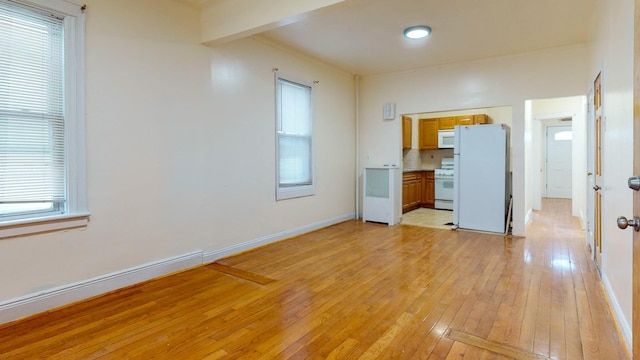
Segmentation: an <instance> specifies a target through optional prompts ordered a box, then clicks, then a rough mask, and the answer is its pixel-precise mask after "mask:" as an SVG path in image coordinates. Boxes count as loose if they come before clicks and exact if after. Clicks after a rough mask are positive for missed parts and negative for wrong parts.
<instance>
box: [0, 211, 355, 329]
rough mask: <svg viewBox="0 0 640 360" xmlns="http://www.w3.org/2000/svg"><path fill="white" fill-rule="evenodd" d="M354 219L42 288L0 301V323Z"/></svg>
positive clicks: (341, 218) (328, 221)
mask: <svg viewBox="0 0 640 360" xmlns="http://www.w3.org/2000/svg"><path fill="white" fill-rule="evenodd" d="M354 218H355V214H354V213H350V214H345V215H341V216H337V217H334V218H331V219H326V220H322V221H319V222H316V223H313V224H309V225H305V226H300V227H297V228H294V229H290V230H285V231H282V232H279V233H276V234H272V235H267V236H263V237H261V238H258V239H254V240H250V241H247V242H244V243H241V244H237V245H232V246H229V247H227V248H224V249H220V250H215V251H209V252H203V251H200V250H199V251H194V252H191V253H187V254H182V255H178V256H174V257H171V258H167V259H163V260H159V261H154V262H150V263H146V264H142V265H139V266H135V267H132V268H129V269H125V270H121V271H116V272H113V273H110V274H105V275H100V276H97V277H94V278H91V279H86V280H82V281H78V282H75V283H71V284H66V285H61V286H58V287H54V288H50V289H46V290H43V291H40V292H37V293H31V294H27V295H24V296H20V297H17V298H13V299H9V300H5V301H1V302H0V324H4V323H7V322H10V321H15V320H19V319H22V318H25V317H27V316H30V315H34V314H38V313H41V312H43V311H47V310H51V309H54V308H58V307H61V306H64V305H68V304H71V303H74V302H77V301H80V300H84V299H88V298H91V297H94V296H98V295H101V294H105V293H108V292H111V291H114V290H118V289H121V288H124V287H127V286H131V285H135V284H137V283H141V282H143V281H148V280H151V279H154V278H157V277H159V276H163V275H167V274H171V273H175V272H177V271H180V270H184V269H188V268H191V267H195V266H198V265H202V264H206V263H210V262H213V261H216V260H217V259H220V258H222V257H226V256H229V255H233V254H237V253H240V252H243V251H246V250H250V249H253V248H256V247H259V246H263V245H266V244H270V243H273V242H276V241H280V240H283V239H286V238H290V237H292V236H296V235H300V234H303V233H307V232H310V231H314V230H318V229H321V228H324V227H327V226H331V225H334V224H338V223H341V222H344V221H347V220H351V219H354Z"/></svg>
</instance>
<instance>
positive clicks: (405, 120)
mask: <svg viewBox="0 0 640 360" xmlns="http://www.w3.org/2000/svg"><path fill="white" fill-rule="evenodd" d="M411 126H412V121H411V118H410V117H408V116H403V117H402V150H406V149H411V136H412V129H411Z"/></svg>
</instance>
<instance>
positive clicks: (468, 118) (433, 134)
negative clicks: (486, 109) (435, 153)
mask: <svg viewBox="0 0 640 360" xmlns="http://www.w3.org/2000/svg"><path fill="white" fill-rule="evenodd" d="M488 122H489V117H488V116H487V115H486V114H477V115H461V116H449V117H441V118H430V119H420V120H418V140H419V141H418V143H419V144H418V145H419V146H418V149H420V150H436V149H438V130H453V128H454V127H455V126H456V125H462V126H468V125H477V124H487V123H488ZM405 127H406V125H405V120H404V117H403V122H402V142H403V149H406V148H407V147H406V146H407V145H406V144H407V143H406V140H405V137H406V135H405V133H406V130H405ZM409 127H411V119H410V118H409ZM410 135H411V130H409V137H410ZM408 146H409V148H411V140H409V143H408Z"/></svg>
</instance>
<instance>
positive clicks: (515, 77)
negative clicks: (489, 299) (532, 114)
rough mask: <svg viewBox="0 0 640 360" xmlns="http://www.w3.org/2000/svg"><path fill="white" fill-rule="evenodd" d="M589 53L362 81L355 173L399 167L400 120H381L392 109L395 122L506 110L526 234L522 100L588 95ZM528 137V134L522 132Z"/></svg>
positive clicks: (559, 51) (520, 223)
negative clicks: (475, 110) (450, 113)
mask: <svg viewBox="0 0 640 360" xmlns="http://www.w3.org/2000/svg"><path fill="white" fill-rule="evenodd" d="M587 56H588V51H587V47H586V46H571V47H562V48H554V49H550V50H546V51H539V52H532V53H528V54H522V55H518V56H509V57H502V58H493V59H486V60H481V61H474V62H467V63H460V64H451V65H446V66H439V67H430V68H422V69H416V70H413V71H405V72H397V73H390V74H382V75H373V76H364V77H362V78H361V80H360V99H359V114H360V132H359V136H360V146H359V155H360V156H359V166H360V168H361V167H362V166H365V165H367V164H375V163H400V161H401V159H402V151H401V142H400V141H401V134H400V131H401V126H400V125H399V124H398V122H399V121H400V117H397V118H396V119H395V120H393V121H384V120H382V105H383V104H384V103H386V102H395V103H396V112H397V113H398V114H412V113H419V112H435V111H446V110H452V109H472V108H489V107H496V106H511V109H512V116H513V124H512V132H511V136H512V142H513V148H512V153H511V155H512V170H513V193H514V213H513V216H514V228H513V232H514V234H516V235H524V233H525V222H524V219H525V214H526V213H528V211H529V210H530V209H531V205H530V204H531V193H532V190H531V184H529V183H525V168H526V166H530V164H525V162H530V160H527V159H528V158H525V141H526V139H527V138H530V136H531V133H530V132H531V130H530V129H528V128H527V127H526V126H525V121H524V119H525V100H527V99H535V98H548V97H563V96H573V95H576V94H585V93H586V92H587V89H586V81H585V78H586V77H587ZM527 129H528V130H527Z"/></svg>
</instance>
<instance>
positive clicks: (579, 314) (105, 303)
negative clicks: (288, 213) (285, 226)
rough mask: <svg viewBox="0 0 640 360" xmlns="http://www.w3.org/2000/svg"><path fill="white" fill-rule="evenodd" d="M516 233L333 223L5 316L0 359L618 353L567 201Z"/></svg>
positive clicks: (548, 206) (621, 352)
mask: <svg viewBox="0 0 640 360" xmlns="http://www.w3.org/2000/svg"><path fill="white" fill-rule="evenodd" d="M543 209H544V210H543V211H540V212H536V213H534V214H533V216H532V220H531V223H530V225H529V232H528V233H529V236H528V237H527V238H514V239H512V238H510V237H503V236H499V235H489V234H479V233H474V232H466V231H451V230H443V229H434V228H426V227H419V226H410V225H398V226H392V227H388V226H384V225H380V224H371V223H363V222H361V221H347V222H344V223H341V224H337V225H334V226H331V227H328V228H325V229H322V230H319V231H315V232H311V233H308V234H304V235H302V236H299V237H296V238H292V239H290V240H285V241H281V242H278V243H275V244H272V245H268V246H265V247H261V248H258V249H255V250H253V251H249V252H245V253H242V254H239V255H237V256H233V257H230V258H226V259H222V260H220V261H218V262H216V263H213V264H209V265H205V266H200V267H196V268H194V269H191V270H188V271H184V272H180V273H177V274H174V275H171V276H167V277H163V278H159V279H156V280H153V281H150V282H146V283H143V284H140V285H138V286H133V287H130V288H126V289H123V290H120V291H117V292H115V293H112V294H108V295H105V296H102V297H99V298H95V299H92V300H88V301H83V302H80V303H78V304H76V305H73V306H69V307H66V308H63V309H60V310H58V311H52V312H50V313H47V314H42V315H39V316H35V317H33V318H31V319H27V320H25V321H21V322H17V323H15V324H14V325H12V326H0V354H2V358H3V359H33V358H47V359H65V360H68V359H88V358H91V359H96V358H100V359H122V358H127V359H148V358H164V359H169V358H171V359H177V358H180V359H202V358H207V359H239V358H243V359H325V358H331V359H376V358H377V359H386V358H397V359H427V358H429V359H461V358H464V359H513V358H517V359H546V358H553V359H571V360H575V359H625V358H628V355H627V354H626V353H625V349H624V347H623V345H622V343H621V338H620V336H619V334H618V331H617V330H616V328H615V326H614V323H613V321H612V317H611V314H610V313H609V308H608V306H607V304H606V302H605V299H604V295H603V292H602V289H601V286H600V283H599V282H598V276H597V273H596V271H595V268H594V266H593V264H592V262H591V261H590V260H589V258H588V257H587V252H586V250H585V246H584V234H583V232H582V231H581V230H579V225H578V221H577V220H576V219H574V218H572V217H571V216H570V215H569V214H570V201H569V200H556V199H545V200H544V202H543Z"/></svg>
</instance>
